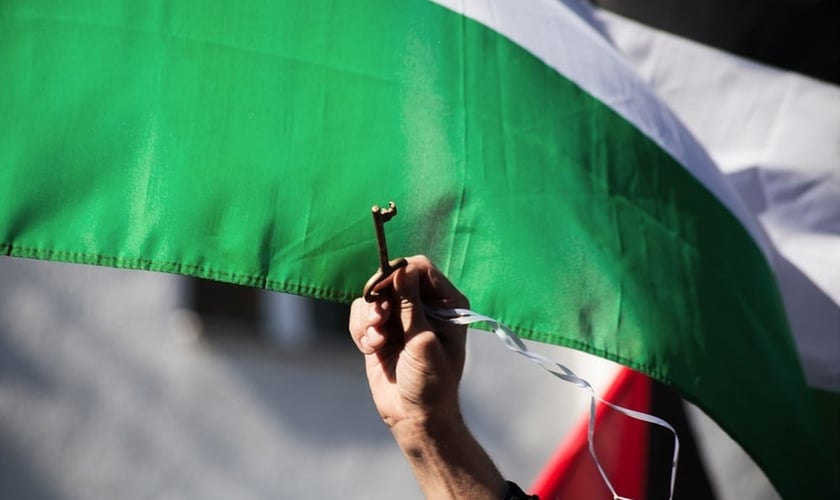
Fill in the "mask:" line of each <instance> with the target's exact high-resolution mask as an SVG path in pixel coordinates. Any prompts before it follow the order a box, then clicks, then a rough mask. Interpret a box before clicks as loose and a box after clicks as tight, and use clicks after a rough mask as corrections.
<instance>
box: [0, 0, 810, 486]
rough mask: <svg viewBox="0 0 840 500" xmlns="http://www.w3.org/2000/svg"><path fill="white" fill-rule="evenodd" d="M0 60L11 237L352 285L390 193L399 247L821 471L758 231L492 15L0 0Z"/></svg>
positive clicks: (764, 456)
mask: <svg viewBox="0 0 840 500" xmlns="http://www.w3.org/2000/svg"><path fill="white" fill-rule="evenodd" d="M592 64H597V61H592ZM0 76H2V78H3V81H4V85H3V87H2V88H0V109H3V110H4V111H3V113H2V114H0V127H2V130H4V131H7V132H4V133H3V134H0V165H2V168H0V251H2V252H3V253H6V254H9V255H16V256H25V257H35V258H45V259H52V260H63V261H71V262H84V263H94V264H104V265H111V266H117V267H125V268H136V269H150V270H159V271H166V272H176V273H181V274H186V275H192V276H201V277H207V278H213V279H219V280H223V281H229V282H233V283H242V284H248V285H254V286H264V287H267V288H270V289H274V290H281V291H289V292H294V293H301V294H305V295H311V296H315V297H323V298H330V299H335V300H349V299H350V298H351V297H353V296H355V295H358V294H359V291H360V290H359V288H360V286H361V284H362V283H364V281H365V279H366V278H367V276H369V274H370V273H371V272H372V270H373V269H374V268H375V266H376V252H375V245H374V241H373V235H372V228H371V222H370V216H369V213H368V209H369V207H370V205H371V204H373V203H384V202H387V201H388V200H389V199H393V200H396V201H397V202H398V205H399V208H400V215H399V217H398V218H396V219H395V220H394V221H393V222H390V223H389V224H388V236H389V243H390V244H391V253H392V254H393V255H405V254H413V253H420V252H422V253H426V254H428V255H430V256H431V257H432V258H433V259H434V260H435V261H437V262H438V263H439V264H440V265H441V267H442V268H443V269H444V270H445V271H446V272H447V273H449V274H450V275H451V276H452V278H453V280H454V281H455V282H456V283H457V284H458V285H459V286H460V287H461V288H462V289H463V290H464V291H465V292H466V293H467V294H468V295H469V296H470V297H471V300H472V302H473V306H474V308H475V309H476V310H478V311H481V312H483V313H486V314H490V315H494V316H496V317H498V318H499V319H501V320H503V321H505V322H507V323H509V324H510V325H511V326H513V327H515V329H516V330H517V331H518V332H519V333H521V334H523V335H524V336H526V337H529V338H532V339H535V340H540V341H545V342H551V343H555V344H561V345H567V346H572V347H576V348H579V349H583V350H587V351H589V352H593V353H595V354H599V355H602V356H605V357H608V358H611V359H614V360H617V361H619V362H621V363H624V364H626V365H628V366H632V367H634V368H637V369H640V370H642V371H645V372H646V373H649V374H651V375H653V376H655V377H657V378H659V379H661V380H664V381H666V382H669V383H671V384H673V385H674V386H676V387H677V388H679V389H680V390H681V391H682V392H683V393H684V394H686V395H687V396H688V397H689V398H690V399H692V400H693V401H695V402H696V403H698V404H699V405H700V406H701V407H702V408H704V409H705V410H706V411H707V412H708V413H710V414H711V415H712V416H713V417H714V418H716V419H717V420H718V422H719V423H720V424H721V425H722V427H724V429H726V430H727V431H729V432H730V433H731V434H732V435H733V436H734V437H735V438H736V439H737V440H738V441H739V442H740V443H741V444H742V445H743V446H744V447H745V449H747V451H748V452H749V453H750V454H752V455H753V456H754V458H755V459H756V461H757V462H758V463H759V464H760V465H761V466H762V467H764V468H765V470H766V471H767V472H768V475H769V476H770V477H771V480H773V482H774V484H776V486H777V488H778V489H779V491H780V492H781V493H782V494H783V495H784V496H789V495H794V494H795V495H802V494H803V492H810V491H813V492H816V491H820V492H822V491H825V487H824V485H823V483H822V482H821V481H820V480H821V478H820V477H818V476H819V474H818V472H819V470H820V469H819V468H820V466H821V465H822V464H824V463H825V462H819V461H816V460H815V457H820V456H822V455H821V449H820V442H819V436H818V435H817V434H816V427H815V425H814V422H815V420H814V414H813V411H812V408H811V407H810V401H809V400H808V399H807V398H808V396H807V393H806V391H805V385H804V382H803V379H802V375H801V373H800V370H799V366H798V362H797V359H796V356H795V352H794V349H793V346H792V343H791V341H790V337H789V334H788V331H787V326H786V321H785V317H784V314H783V309H782V307H781V304H780V301H779V298H778V293H777V291H776V286H775V283H774V278H773V275H772V273H771V272H770V269H769V268H768V266H767V264H766V263H765V260H764V257H763V256H762V253H761V252H760V250H759V248H758V247H757V246H756V244H755V243H754V242H753V240H752V239H751V238H750V236H749V234H748V233H747V232H746V231H745V230H744V229H743V227H742V225H741V224H740V223H739V222H738V221H737V220H736V219H735V218H734V217H733V216H732V214H731V213H730V212H729V211H728V210H727V209H726V208H725V207H724V206H723V205H722V204H721V203H719V202H718V201H717V199H716V198H715V197H714V196H712V195H711V194H710V193H709V191H708V190H707V189H706V188H704V187H703V186H702V185H701V184H700V183H699V182H698V181H697V180H696V179H695V178H694V177H693V176H692V175H691V174H689V173H688V172H687V171H686V170H685V169H684V168H683V167H682V166H681V165H680V164H679V163H677V162H676V161H675V160H674V159H673V158H672V157H671V156H670V155H669V154H667V153H665V152H664V151H663V149H662V148H661V147H660V146H659V145H657V144H656V143H654V142H653V141H652V140H650V139H648V138H647V137H646V136H645V135H644V134H641V133H640V132H639V131H638V129H637V128H636V127H634V126H633V125H631V124H630V123H628V122H627V121H626V120H625V119H624V118H622V117H621V116H619V115H618V114H616V113H615V112H614V111H612V110H611V109H610V108H609V107H607V106H605V105H604V104H602V103H600V102H599V101H598V100H596V99H594V98H592V97H591V96H590V94H588V93H587V92H586V91H584V90H583V89H581V88H580V87H578V86H577V85H575V84H573V83H572V82H571V81H570V80H568V79H566V78H565V77H563V76H561V75H560V74H558V73H557V72H556V71H554V70H553V69H551V68H550V67H548V66H546V65H545V64H544V63H542V62H541V61H539V60H538V59H536V58H535V57H533V56H532V55H531V54H529V53H528V52H526V51H525V50H523V49H522V48H521V47H519V46H518V45H516V44H514V43H512V42H510V41H509V40H508V39H506V38H504V37H502V36H499V35H498V34H497V33H496V32H494V31H492V30H490V29H488V28H486V27H484V26H482V25H480V24H478V23H476V22H473V21H471V20H469V19H467V18H465V17H462V16H460V15H458V14H456V13H453V12H450V11H448V10H445V9H443V8H441V7H439V6H436V5H433V4H431V3H428V2H425V1H419V0H418V1H412V2H402V3H399V4H397V3H395V2H387V1H384V0H382V1H369V2H361V3H359V2H346V1H311V2H258V1H238V2H230V3H227V2H216V3H213V5H211V6H208V5H205V3H202V2H190V1H181V2H173V3H170V4H167V5H159V6H157V7H144V8H133V7H132V2H112V3H111V4H110V6H109V7H108V8H101V7H96V8H94V7H88V6H87V5H86V4H85V3H84V2H64V3H62V4H61V5H60V6H54V5H49V6H42V5H41V4H39V3H36V2H5V3H4V4H3V6H1V7H0ZM677 139H679V136H678V137H677ZM770 436H772V438H771V437H770ZM806 464H807V468H808V470H810V471H811V474H810V476H807V477H806V476H805V475H803V474H802V472H803V469H802V468H804V467H806ZM800 467H802V468H800ZM806 479H809V480H807V481H806ZM805 496H806V497H807V496H809V495H805Z"/></svg>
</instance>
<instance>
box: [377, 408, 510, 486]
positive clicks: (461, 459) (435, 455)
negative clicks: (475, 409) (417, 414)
mask: <svg viewBox="0 0 840 500" xmlns="http://www.w3.org/2000/svg"><path fill="white" fill-rule="evenodd" d="M391 431H392V432H393V434H394V437H395V438H396V441H397V443H398V444H399V446H400V449H402V451H403V453H404V454H405V456H406V458H407V459H408V462H409V464H411V467H412V469H413V471H414V475H415V476H416V478H417V482H418V483H419V484H420V488H421V489H422V490H423V493H424V495H425V496H426V498H430V499H435V500H437V499H459V500H460V499H476V500H480V499H488V500H491V499H492V500H497V499H500V498H501V497H502V494H503V492H504V491H505V481H504V479H503V478H502V476H501V474H500V473H499V470H498V469H497V468H496V466H495V465H494V464H493V462H492V460H490V457H489V456H487V453H486V452H485V451H484V449H483V448H482V447H481V445H479V444H478V442H477V441H476V440H475V438H474V437H473V435H472V434H471V433H470V431H469V429H467V427H466V425H465V424H464V422H463V419H462V418H461V417H460V416H457V417H453V418H449V419H447V420H446V421H443V422H428V421H427V422H400V423H399V424H397V425H395V426H393V427H392V428H391Z"/></svg>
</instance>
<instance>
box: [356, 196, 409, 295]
mask: <svg viewBox="0 0 840 500" xmlns="http://www.w3.org/2000/svg"><path fill="white" fill-rule="evenodd" d="M370 211H371V214H372V215H373V226H374V229H375V230H376V244H377V245H378V246H379V271H377V272H376V274H374V275H373V276H372V277H371V278H370V279H369V280H368V282H367V283H366V284H365V290H364V297H365V300H366V301H368V302H375V301H377V300H380V299H382V298H383V297H384V293H383V290H382V289H381V287H379V285H380V283H382V282H383V281H385V280H386V279H387V278H388V276H391V274H392V273H393V272H394V271H396V270H397V269H399V268H401V267H405V266H406V265H407V264H408V261H406V260H405V259H403V258H399V259H395V260H388V243H387V241H385V223H386V222H388V221H389V220H391V219H392V218H394V217H395V216H396V215H397V205H396V204H394V202H393V201H390V202H388V208H381V207H379V205H374V206H373V207H372V208H371V209H370Z"/></svg>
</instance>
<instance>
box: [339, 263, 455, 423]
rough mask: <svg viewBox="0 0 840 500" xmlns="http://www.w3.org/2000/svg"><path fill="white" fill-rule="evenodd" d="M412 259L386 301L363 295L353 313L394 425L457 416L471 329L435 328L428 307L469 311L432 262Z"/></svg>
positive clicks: (356, 336)
mask: <svg viewBox="0 0 840 500" xmlns="http://www.w3.org/2000/svg"><path fill="white" fill-rule="evenodd" d="M407 260H408V265H407V266H406V267H404V268H401V269H398V270H397V271H395V272H394V274H392V275H391V277H390V278H389V279H388V280H387V281H385V282H383V285H384V286H390V288H391V290H390V294H389V297H390V298H389V299H388V300H383V301H379V302H374V303H367V302H365V301H364V300H363V299H361V298H359V299H356V300H355V301H354V302H353V305H352V307H351V309H350V334H351V337H352V338H353V341H354V342H355V343H356V346H357V347H358V348H359V350H360V351H361V352H362V353H363V354H364V356H365V367H366V371H367V377H368V382H369V384H370V389H371V393H372V395H373V400H374V403H375V404H376V408H377V410H378V411H379V414H380V415H381V417H382V419H383V420H384V421H385V423H386V424H388V426H389V427H391V428H393V427H394V426H396V425H398V424H400V423H401V422H413V423H421V424H422V423H426V422H428V421H429V420H446V419H460V410H459V406H458V384H459V383H460V381H461V374H462V372H463V369H464V356H465V354H464V351H465V339H466V327H463V326H456V325H451V324H448V323H438V322H435V323H434V324H432V322H431V321H430V320H429V318H427V317H426V314H425V312H424V309H423V306H424V305H425V306H428V307H432V308H454V307H461V308H469V302H468V301H467V299H466V297H464V296H463V295H462V294H461V293H460V292H459V291H458V290H457V289H456V288H455V287H454V286H453V285H452V283H450V282H449V280H448V279H447V278H446V277H445V276H444V275H443V274H441V272H440V271H438V269H437V268H436V267H435V266H434V265H433V264H432V263H431V262H430V261H429V259H427V258H426V257H423V256H414V257H409V258H408V259H407Z"/></svg>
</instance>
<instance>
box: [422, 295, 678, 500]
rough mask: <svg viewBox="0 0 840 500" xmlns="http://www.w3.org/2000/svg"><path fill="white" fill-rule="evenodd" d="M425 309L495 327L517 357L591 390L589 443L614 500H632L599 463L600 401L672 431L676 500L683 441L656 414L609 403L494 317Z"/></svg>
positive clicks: (458, 321) (457, 321)
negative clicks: (618, 489)
mask: <svg viewBox="0 0 840 500" xmlns="http://www.w3.org/2000/svg"><path fill="white" fill-rule="evenodd" d="M425 310H426V314H427V315H428V316H429V317H430V318H433V319H437V320H440V321H446V322H449V323H452V324H455V325H471V324H473V323H487V324H489V325H491V326H492V328H493V331H494V332H495V333H496V336H498V337H499V338H500V339H501V340H502V342H504V343H505V346H507V348H508V349H510V350H511V351H514V352H516V353H517V354H521V355H522V356H525V357H526V358H528V359H530V360H531V361H533V362H534V363H536V364H538V365H540V366H541V367H542V368H543V369H545V370H546V371H548V372H549V373H551V374H552V375H554V376H555V377H557V378H559V379H561V380H564V381H566V382H569V383H571V384H575V385H576V386H578V387H580V388H582V389H586V390H587V391H589V395H590V398H589V432H588V433H587V440H588V441H589V454H590V455H592V459H593V460H594V461H595V465H596V466H597V467H598V472H600V473H601V477H602V478H603V479H604V482H605V483H606V484H607V488H609V489H610V492H611V493H612V496H613V500H632V499H630V498H627V497H623V496H621V495H619V494H618V493H617V492H616V491H615V488H614V487H613V485H612V483H611V482H610V480H609V478H608V477H607V473H606V471H604V468H603V467H602V466H601V462H600V461H599V460H598V455H597V454H596V453H595V407H596V404H597V402H601V403H603V404H605V405H607V406H609V407H610V408H612V409H613V410H615V411H617V412H619V413H622V414H623V415H626V416H627V417H630V418H632V419H635V420H641V421H643V422H648V423H650V424H654V425H658V426H660V427H664V428H666V429H668V430H669V431H671V434H673V435H674V457H673V461H672V463H671V490H670V494H669V496H668V498H669V500H672V499H673V498H674V482H675V481H676V478H677V458H678V457H679V454H680V440H679V438H678V437H677V431H676V430H674V428H673V427H672V426H671V424H669V423H668V422H666V421H665V420H663V419H661V418H659V417H656V416H654V415H649V414H647V413H643V412H640V411H636V410H631V409H629V408H625V407H623V406H620V405H617V404H613V403H610V402H609V401H605V400H604V399H602V398H601V397H599V396H598V395H597V394H595V390H594V389H593V388H592V385H591V384H590V383H589V382H588V381H586V380H585V379H582V378H580V377H578V376H577V375H575V373H574V372H573V371H572V370H570V369H569V368H568V367H566V366H564V365H562V364H561V363H558V362H557V361H554V360H552V359H549V358H547V357H545V356H542V355H540V354H537V353H533V352H531V351H529V350H528V347H527V346H526V345H525V343H524V342H522V339H520V338H519V336H518V335H516V333H514V332H513V330H511V329H510V328H508V327H506V326H505V325H503V324H502V323H500V322H498V321H496V320H495V319H493V318H490V317H488V316H483V315H481V314H478V313H475V312H473V311H470V310H469V309H430V308H425Z"/></svg>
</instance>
